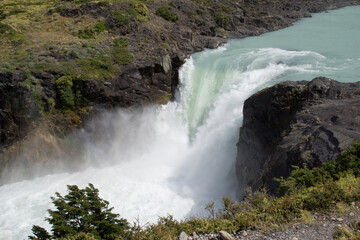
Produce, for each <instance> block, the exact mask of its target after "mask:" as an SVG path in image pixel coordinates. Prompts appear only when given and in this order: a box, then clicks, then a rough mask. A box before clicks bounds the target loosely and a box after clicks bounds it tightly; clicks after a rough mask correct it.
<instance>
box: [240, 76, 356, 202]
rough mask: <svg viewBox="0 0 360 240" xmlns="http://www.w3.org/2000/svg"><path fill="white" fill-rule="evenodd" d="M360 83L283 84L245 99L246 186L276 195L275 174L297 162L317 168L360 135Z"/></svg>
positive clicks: (242, 171) (242, 158)
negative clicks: (262, 187) (263, 188)
mask: <svg viewBox="0 0 360 240" xmlns="http://www.w3.org/2000/svg"><path fill="white" fill-rule="evenodd" d="M359 109H360V82H357V83H340V82H336V81H334V80H331V79H328V78H323V77H318V78H315V79H313V80H312V81H311V82H306V81H301V82H284V83H280V84H277V85H275V86H273V87H270V88H267V89H264V90H262V91H260V92H258V93H256V94H254V95H253V96H251V97H250V98H249V99H247V100H246V101H245V104H244V122H243V126H242V128H241V130H240V138H239V142H238V153H237V159H236V174H237V179H238V182H239V189H240V195H242V194H243V191H244V190H245V188H246V187H247V186H251V187H252V188H253V189H256V188H258V187H261V186H266V187H267V188H268V189H269V190H270V192H271V193H276V192H275V190H276V188H277V186H278V184H277V182H276V181H274V180H273V179H274V178H279V177H281V176H283V177H287V176H289V173H290V170H291V169H292V166H301V167H307V168H313V167H317V166H319V165H321V164H322V163H323V162H325V161H328V160H332V159H335V157H337V156H338V155H339V154H340V153H341V152H342V151H344V150H345V149H346V148H348V147H349V146H350V145H351V143H352V142H354V141H358V140H359V139H360V112H359Z"/></svg>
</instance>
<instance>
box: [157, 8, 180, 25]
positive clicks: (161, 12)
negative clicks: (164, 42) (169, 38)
mask: <svg viewBox="0 0 360 240" xmlns="http://www.w3.org/2000/svg"><path fill="white" fill-rule="evenodd" d="M156 15H158V16H160V17H162V18H164V19H166V20H168V21H171V22H176V21H177V20H178V19H179V16H178V15H177V14H176V13H174V12H173V11H172V10H171V7H170V6H169V5H164V6H161V7H159V8H158V9H157V10H156Z"/></svg>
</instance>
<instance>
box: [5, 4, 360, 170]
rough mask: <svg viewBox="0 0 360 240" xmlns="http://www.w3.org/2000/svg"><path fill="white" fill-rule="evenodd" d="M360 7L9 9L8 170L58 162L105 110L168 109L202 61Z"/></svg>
mask: <svg viewBox="0 0 360 240" xmlns="http://www.w3.org/2000/svg"><path fill="white" fill-rule="evenodd" d="M353 4H360V1H359V0H317V1H312V0H305V1H293V0H291V1H290V0H288V1H270V0H261V1H253V0H242V1H235V2H229V1H226V0H175V1H168V0H164V1H151V0H148V1H140V0H102V1H94V0H72V1H69V0H57V1H49V0H29V1H16V0H3V1H1V2H0V46H1V48H0V93H1V94H0V103H1V104H0V169H4V168H6V167H11V165H12V164H13V162H15V161H14V159H18V158H21V161H22V165H25V166H26V165H27V166H31V165H34V163H35V162H42V161H46V159H49V158H53V159H57V158H59V156H61V155H62V154H65V153H61V149H63V148H64V144H65V145H66V141H67V140H66V139H65V138H64V136H66V135H67V134H68V133H69V132H71V131H72V130H73V129H74V128H78V127H80V126H82V125H83V122H84V120H85V119H86V118H91V117H92V116H94V115H96V114H99V109H103V108H106V109H111V108H114V107H125V108H129V107H141V106H143V105H146V104H149V103H164V102H167V101H169V100H170V99H171V98H172V94H173V92H174V91H175V89H176V87H177V85H178V69H179V67H180V66H181V65H182V63H183V61H184V59H185V58H186V56H187V55H189V54H191V53H193V52H196V51H201V50H202V49H204V48H216V47H217V46H219V44H221V43H223V42H225V41H226V39H228V38H232V37H237V38H239V37H240V38H241V37H246V36H253V35H259V34H261V33H264V32H267V31H273V30H276V29H279V28H284V27H287V26H289V25H291V23H292V22H294V21H296V20H298V19H300V18H303V17H309V16H310V13H312V12H320V11H324V10H327V9H333V8H338V7H342V6H347V5H353ZM59 144H60V145H59ZM44 149H46V150H44ZM67 151H68V150H65V152H67ZM24 153H26V154H24ZM42 163H44V162H42Z"/></svg>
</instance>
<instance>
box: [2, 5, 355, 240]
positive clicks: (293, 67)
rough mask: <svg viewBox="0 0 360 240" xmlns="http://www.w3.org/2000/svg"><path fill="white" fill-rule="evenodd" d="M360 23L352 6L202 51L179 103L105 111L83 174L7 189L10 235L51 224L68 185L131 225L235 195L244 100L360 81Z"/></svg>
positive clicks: (5, 225)
mask: <svg viewBox="0 0 360 240" xmlns="http://www.w3.org/2000/svg"><path fill="white" fill-rule="evenodd" d="M359 23H360V7H359V6H356V7H350V8H343V9H340V10H335V11H331V12H329V13H321V14H316V15H314V17H313V18H311V19H304V20H302V21H300V22H298V23H296V24H295V25H294V26H293V27H290V28H287V29H284V30H280V31H277V32H273V33H268V34H264V35H262V36H260V37H252V38H247V39H243V40H232V41H230V42H229V43H228V44H226V45H224V46H223V47H220V48H219V49H216V50H205V51H203V52H201V53H197V54H194V55H192V57H190V58H189V59H188V60H187V61H186V63H185V64H184V66H183V67H182V68H181V70H180V81H181V86H180V89H179V94H178V96H177V101H176V102H171V103H168V104H167V105H164V106H153V107H149V108H144V109H142V110H141V111H132V112H129V111H124V110H121V109H120V110H119V111H118V112H116V113H107V114H105V113H104V114H102V116H101V117H102V118H101V119H99V121H98V122H95V123H94V124H98V125H97V126H99V128H100V129H101V127H104V126H106V127H107V128H108V129H107V131H104V133H105V134H104V135H105V136H99V137H98V138H97V139H104V141H100V142H99V141H96V140H94V139H88V141H87V142H84V148H85V149H86V151H85V152H84V156H83V158H84V159H85V162H86V163H87V164H86V165H84V168H83V170H82V171H79V172H76V173H74V172H70V173H61V174H53V175H47V176H44V175H45V174H44V173H42V174H41V176H43V177H38V178H35V179H31V180H26V181H21V182H17V183H13V184H7V185H4V186H1V187H0V203H1V204H0V239H6V240H8V239H16V240H17V239H25V238H27V236H28V235H30V234H31V227H32V225H33V224H37V225H40V226H44V227H46V228H47V229H49V227H50V226H49V225H48V224H47V223H46V222H45V221H44V217H46V210H47V209H49V208H51V207H52V204H51V200H50V197H51V196H54V193H55V192H60V193H61V194H65V193H66V185H67V184H77V185H78V186H79V187H84V186H86V185H87V183H89V182H91V183H93V184H94V186H95V187H97V188H98V189H99V192H100V193H99V194H100V196H101V197H102V198H104V199H106V200H108V201H109V202H110V205H111V207H114V212H116V213H119V214H121V217H124V218H126V219H128V220H129V222H133V221H135V220H136V219H139V221H140V222H141V223H142V224H143V225H145V223H147V222H150V223H151V222H156V220H157V218H158V217H159V216H166V215H168V214H171V215H173V216H174V218H176V219H183V218H186V217H189V216H198V217H202V216H203V215H204V214H205V213H204V210H203V209H204V207H205V205H206V203H208V202H210V201H214V202H215V203H218V202H219V201H221V198H222V197H224V196H231V197H235V190H236V187H237V186H236V179H235V173H234V165H235V158H236V142H237V140H238V135H239V129H240V127H241V124H242V108H243V104H244V101H245V100H246V99H247V98H248V97H249V96H250V95H251V94H253V93H255V92H256V91H257V90H259V89H262V88H264V87H266V86H270V85H273V84H275V83H277V82H279V81H283V80H311V79H312V78H314V77H316V76H326V77H331V78H334V79H336V80H339V81H349V82H353V81H358V80H360V78H359V76H360V72H359V71H360V44H359V43H360V41H359V40H360V38H359V37H360V27H359ZM109 131H110V132H112V133H113V134H111V136H106V133H107V132H109ZM99 132H100V131H99ZM72 160H73V159H72ZM64 162H69V160H67V161H64ZM34 171H36V169H34ZM16 173H17V172H16V169H14V170H13V172H11V171H9V173H8V174H9V175H10V176H11V175H12V174H13V175H15V174H16ZM217 206H219V205H217Z"/></svg>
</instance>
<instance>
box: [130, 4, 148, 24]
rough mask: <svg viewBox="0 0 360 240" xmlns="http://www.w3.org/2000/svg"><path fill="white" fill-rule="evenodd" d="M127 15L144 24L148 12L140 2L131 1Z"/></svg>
mask: <svg viewBox="0 0 360 240" xmlns="http://www.w3.org/2000/svg"><path fill="white" fill-rule="evenodd" d="M128 13H129V14H130V15H132V16H134V17H135V18H136V19H137V20H140V21H144V22H145V21H147V20H148V19H149V10H148V8H147V6H146V5H145V4H144V3H142V2H140V1H132V2H131V3H130V8H129V9H128Z"/></svg>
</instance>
